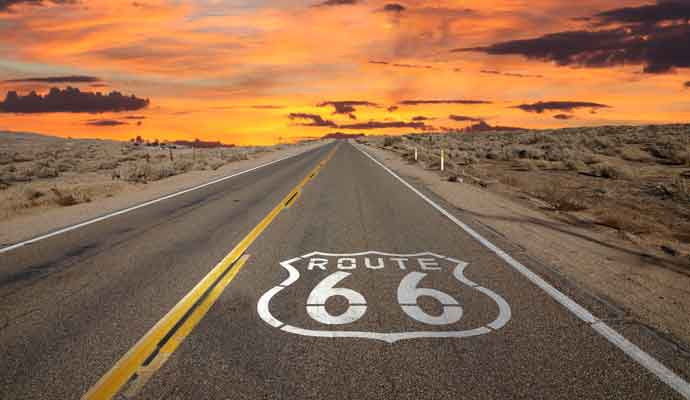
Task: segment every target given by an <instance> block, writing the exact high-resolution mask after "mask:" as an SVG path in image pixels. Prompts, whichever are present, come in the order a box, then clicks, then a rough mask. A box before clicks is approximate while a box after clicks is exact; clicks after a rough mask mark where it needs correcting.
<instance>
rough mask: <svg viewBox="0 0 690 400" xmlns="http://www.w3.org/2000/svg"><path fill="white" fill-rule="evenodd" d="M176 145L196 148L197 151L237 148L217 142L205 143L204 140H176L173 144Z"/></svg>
mask: <svg viewBox="0 0 690 400" xmlns="http://www.w3.org/2000/svg"><path fill="white" fill-rule="evenodd" d="M173 143H174V144H176V145H178V146H188V147H194V148H197V149H212V148H217V147H235V145H234V144H225V143H221V142H220V141H215V142H205V141H203V140H199V139H196V140H175V141H174V142H173Z"/></svg>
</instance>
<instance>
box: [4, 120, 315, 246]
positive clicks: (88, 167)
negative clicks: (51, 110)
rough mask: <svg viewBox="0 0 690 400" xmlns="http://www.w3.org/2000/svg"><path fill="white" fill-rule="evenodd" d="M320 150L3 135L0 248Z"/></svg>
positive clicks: (279, 146) (290, 147)
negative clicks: (197, 146) (194, 146)
mask: <svg viewBox="0 0 690 400" xmlns="http://www.w3.org/2000/svg"><path fill="white" fill-rule="evenodd" d="M321 144H323V143H319V142H316V143H310V144H295V145H277V146H269V147H235V148H213V149H191V148H176V149H161V148H158V147H156V148H153V147H146V146H134V145H132V144H131V143H126V142H116V141H106V140H74V139H62V138H57V137H51V136H42V135H35V134H17V133H4V132H2V133H0V246H6V245H9V244H13V243H16V242H19V241H22V240H26V239H29V238H32V237H35V236H38V235H41V234H44V233H47V232H50V231H53V230H56V229H59V228H61V227H64V226H68V225H72V224H75V223H79V222H82V221H85V220H88V219H91V218H95V217H98V216H100V215H103V214H106V213H108V212H112V211H116V210H120V209H123V208H127V207H130V206H132V205H136V204H139V203H143V202H145V201H148V200H152V199H155V198H158V197H161V196H164V195H167V194H170V193H173V192H176V191H179V190H182V189H186V188H189V187H193V186H196V185H199V184H202V183H204V182H207V181H211V180H213V179H216V178H219V177H222V176H225V175H230V174H232V173H234V172H238V171H241V170H245V169H248V168H252V167H255V166H257V165H260V164H263V163H267V162H270V161H273V160H276V159H278V158H282V157H286V156H289V155H293V154H297V153H299V152H302V151H306V150H308V149H310V148H313V147H315V146H318V145H321ZM171 152H172V160H171Z"/></svg>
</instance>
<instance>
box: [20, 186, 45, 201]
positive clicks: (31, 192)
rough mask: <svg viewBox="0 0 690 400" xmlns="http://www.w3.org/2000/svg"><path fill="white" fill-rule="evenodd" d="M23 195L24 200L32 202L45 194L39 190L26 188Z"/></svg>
mask: <svg viewBox="0 0 690 400" xmlns="http://www.w3.org/2000/svg"><path fill="white" fill-rule="evenodd" d="M23 195H24V198H25V199H26V200H28V201H34V200H36V199H39V198H41V197H43V196H45V193H43V192H41V191H40V190H37V189H34V188H31V187H27V188H24V192H23Z"/></svg>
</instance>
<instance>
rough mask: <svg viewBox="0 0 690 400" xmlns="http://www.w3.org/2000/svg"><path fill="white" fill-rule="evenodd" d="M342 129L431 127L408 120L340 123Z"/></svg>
mask: <svg viewBox="0 0 690 400" xmlns="http://www.w3.org/2000/svg"><path fill="white" fill-rule="evenodd" d="M338 128H340V129H386V128H411V129H429V128H431V127H430V126H428V125H427V124H425V123H423V122H406V121H368V122H358V123H356V124H345V125H339V126H338Z"/></svg>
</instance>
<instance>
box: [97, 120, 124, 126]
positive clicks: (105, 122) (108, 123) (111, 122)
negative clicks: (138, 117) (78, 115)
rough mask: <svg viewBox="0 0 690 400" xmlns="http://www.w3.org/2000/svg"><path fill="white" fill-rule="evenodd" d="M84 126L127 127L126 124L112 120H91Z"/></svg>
mask: <svg viewBox="0 0 690 400" xmlns="http://www.w3.org/2000/svg"><path fill="white" fill-rule="evenodd" d="M86 125H91V126H119V125H129V124H128V123H127V122H122V121H118V120H114V119H91V120H89V121H87V122H86Z"/></svg>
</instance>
